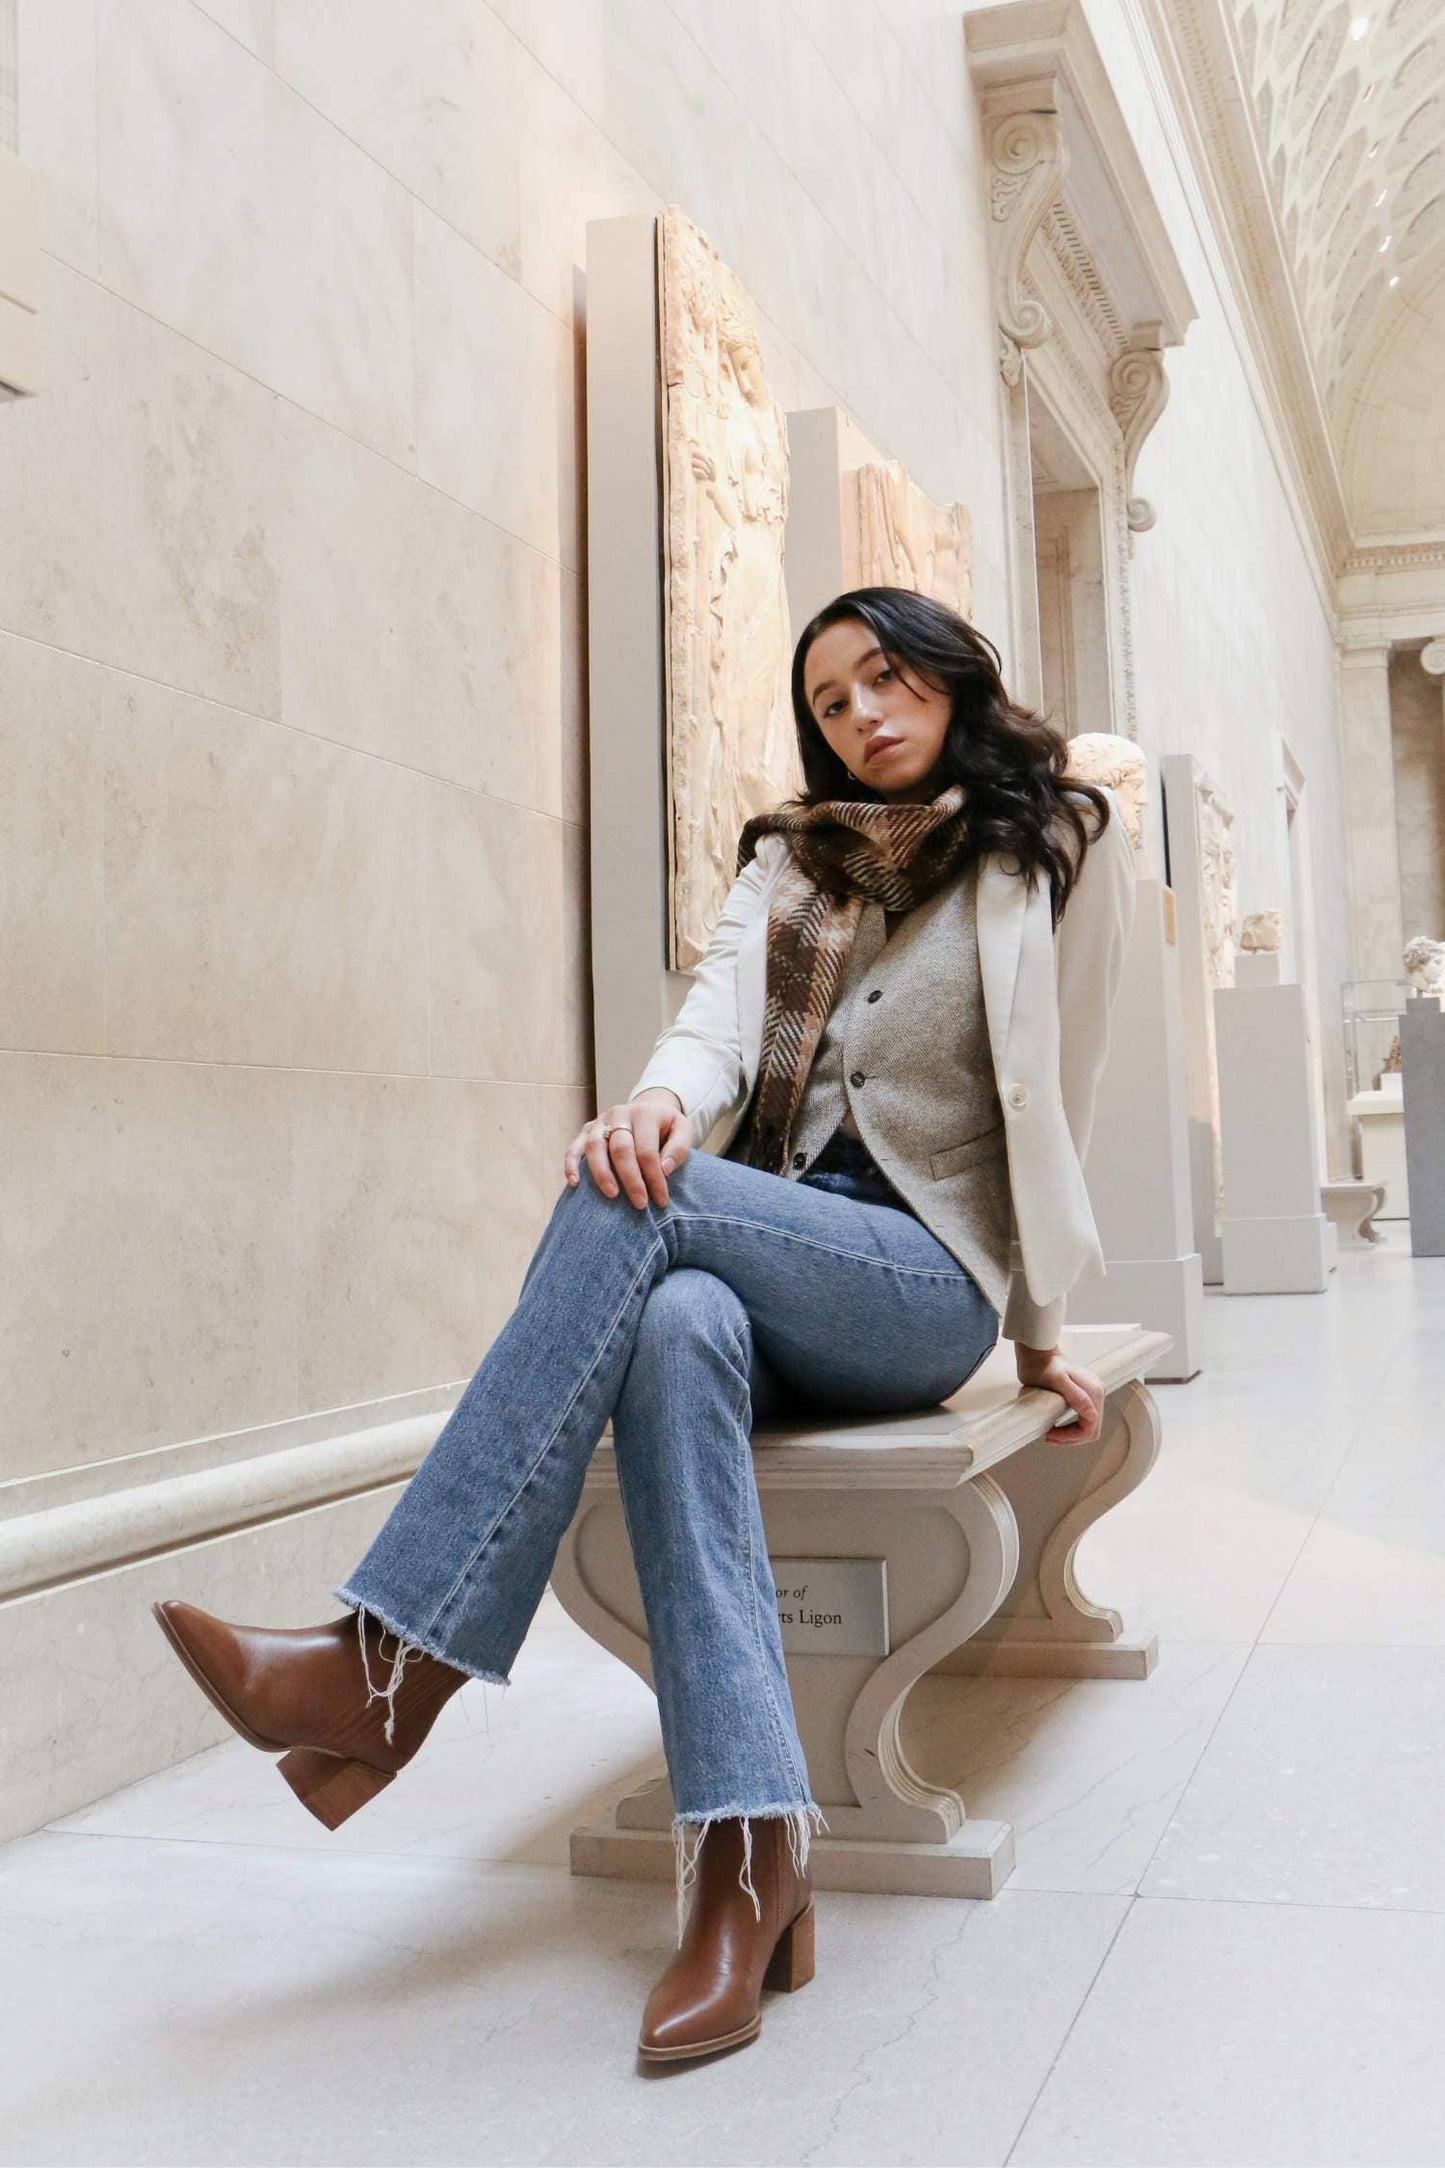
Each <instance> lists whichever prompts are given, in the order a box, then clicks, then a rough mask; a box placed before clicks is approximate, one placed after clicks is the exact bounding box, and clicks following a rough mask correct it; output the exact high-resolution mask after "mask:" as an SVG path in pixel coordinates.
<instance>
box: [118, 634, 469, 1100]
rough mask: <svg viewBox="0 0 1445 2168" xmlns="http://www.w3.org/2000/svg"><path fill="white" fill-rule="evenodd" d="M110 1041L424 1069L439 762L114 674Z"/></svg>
mask: <svg viewBox="0 0 1445 2168" xmlns="http://www.w3.org/2000/svg"><path fill="white" fill-rule="evenodd" d="M104 716H105V932H106V964H107V1004H108V1008H107V1014H108V1028H107V1051H108V1052H110V1053H113V1054H136V1055H142V1056H144V1057H146V1058H147V1059H149V1060H173V1061H228V1062H262V1063H269V1064H274V1065H277V1066H282V1067H301V1068H317V1069H363V1070H373V1069H374V1070H385V1071H392V1072H407V1071H411V1072H414V1073H416V1074H424V1073H425V1071H426V1068H427V1060H428V1019H427V986H426V914H425V906H424V894H423V887H424V884H423V880H422V877H421V869H422V867H423V864H424V834H425V828H424V818H425V792H426V787H427V786H426V783H425V779H424V778H422V777H421V776H418V775H415V774H413V773H412V772H411V771H410V770H409V769H406V768H401V767H397V766H395V765H394V764H392V763H389V762H385V761H380V760H373V759H370V758H368V757H367V756H366V755H364V754H360V753H353V752H350V751H348V750H346V749H345V748H343V747H340V746H334V745H327V744H325V743H324V742H322V741H321V740H319V739H316V738H311V737H307V736H304V735H303V734H302V733H301V732H299V731H295V730H286V729H283V728H281V727H280V726H279V725H277V724H275V723H269V722H264V721H260V720H258V719H256V718H254V717H251V716H246V715H238V714H236V713H235V712H234V711H233V710H230V709H226V708H220V707H216V706H213V705H211V704H210V703H208V702H205V701H200V700H195V699H193V698H191V697H190V696H189V695H188V694H185V693H173V692H168V691H166V690H165V689H164V688H163V687H161V686H156V685H151V684H149V683H147V682H146V681H144V680H142V679H137V678H128V677H121V676H120V675H118V674H116V673H108V674H107V681H106V687H105V698H104Z"/></svg>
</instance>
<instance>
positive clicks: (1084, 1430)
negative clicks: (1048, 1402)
mask: <svg viewBox="0 0 1445 2168" xmlns="http://www.w3.org/2000/svg"><path fill="white" fill-rule="evenodd" d="M1049 1389H1050V1391H1052V1392H1056V1393H1062V1395H1063V1397H1064V1399H1065V1400H1067V1402H1068V1403H1069V1406H1070V1407H1071V1408H1072V1409H1073V1411H1074V1413H1075V1414H1076V1415H1077V1416H1078V1418H1079V1420H1078V1421H1077V1423H1068V1424H1063V1425H1055V1427H1054V1428H1053V1429H1052V1430H1050V1431H1048V1432H1047V1433H1046V1440H1047V1443H1048V1444H1050V1445H1087V1444H1088V1443H1089V1442H1090V1441H1091V1440H1092V1439H1094V1438H1097V1437H1098V1435H1099V1426H1100V1423H1101V1421H1102V1418H1103V1413H1104V1388H1103V1385H1102V1384H1101V1382H1100V1380H1099V1379H1098V1378H1096V1377H1095V1376H1094V1374H1093V1372H1092V1371H1088V1370H1062V1371H1061V1372H1060V1374H1059V1376H1058V1377H1057V1378H1051V1379H1050V1380H1049Z"/></svg>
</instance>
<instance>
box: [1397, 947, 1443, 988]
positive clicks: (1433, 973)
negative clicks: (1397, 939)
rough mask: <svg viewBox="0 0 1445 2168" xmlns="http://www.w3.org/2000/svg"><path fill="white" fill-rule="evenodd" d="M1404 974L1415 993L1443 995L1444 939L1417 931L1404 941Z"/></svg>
mask: <svg viewBox="0 0 1445 2168" xmlns="http://www.w3.org/2000/svg"><path fill="white" fill-rule="evenodd" d="M1404 964H1405V976H1406V978H1407V979H1408V980H1409V981H1410V984H1411V986H1413V988H1414V989H1415V992H1416V993H1417V994H1440V995H1445V941H1432V940H1431V939H1430V937H1429V935H1428V934H1423V933H1417V934H1416V936H1415V938H1414V940H1413V941H1407V942H1406V943H1405V954H1404Z"/></svg>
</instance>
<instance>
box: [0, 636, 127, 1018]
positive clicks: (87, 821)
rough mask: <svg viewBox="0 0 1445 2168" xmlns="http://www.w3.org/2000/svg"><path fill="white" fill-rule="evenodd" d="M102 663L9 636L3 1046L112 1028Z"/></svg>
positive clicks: (1, 809) (4, 712)
mask: <svg viewBox="0 0 1445 2168" xmlns="http://www.w3.org/2000/svg"><path fill="white" fill-rule="evenodd" d="M100 706H101V672H100V671H99V670H97V669H96V667H95V665H94V664H93V663H88V662H82V661H80V660H79V659H78V658H77V657H75V656H73V655H61V654H58V653H57V652H56V651H55V649H53V648H48V647H37V646H36V645H35V644H34V643H33V642H31V641H29V640H17V639H13V638H10V637H8V636H4V635H0V1045H4V1046H9V1047H21V1048H24V1047H45V1048H49V1049H51V1050H54V1051H56V1052H65V1053H99V1052H100V1051H101V1049H102V1047H103V1045H104V1037H105V976H104V974H105V930H104V923H103V911H104V904H103V895H104V888H103V879H102V834H103V814H102V791H101V732H100Z"/></svg>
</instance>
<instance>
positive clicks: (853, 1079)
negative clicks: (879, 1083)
mask: <svg viewBox="0 0 1445 2168" xmlns="http://www.w3.org/2000/svg"><path fill="white" fill-rule="evenodd" d="M866 1081H867V1080H866V1079H865V1077H864V1075H863V1071H862V1070H861V1069H855V1070H854V1071H853V1074H852V1075H851V1076H850V1077H849V1079H848V1082H849V1083H850V1084H862V1083H865V1082H866Z"/></svg>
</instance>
